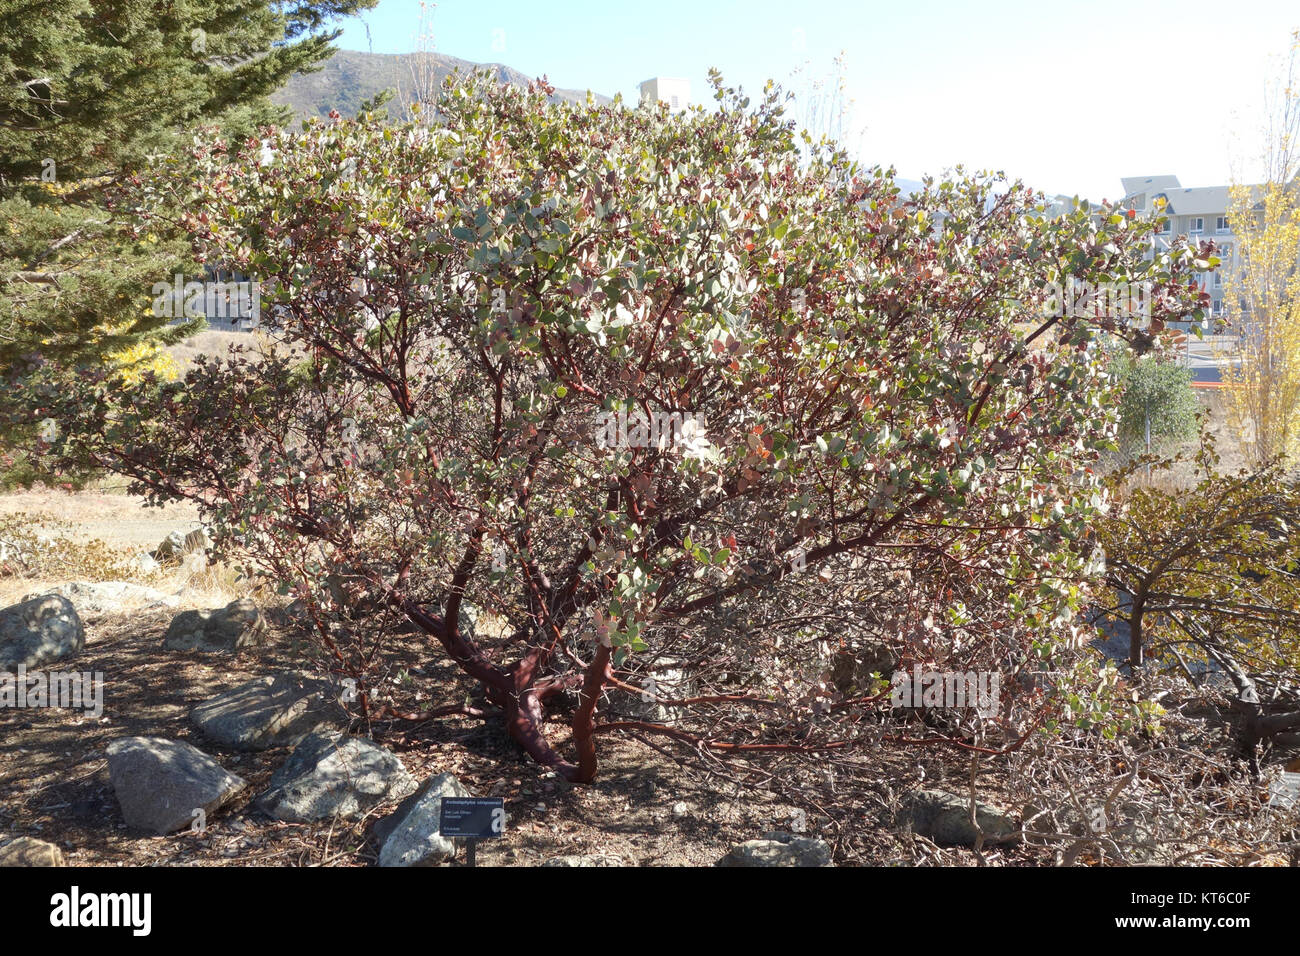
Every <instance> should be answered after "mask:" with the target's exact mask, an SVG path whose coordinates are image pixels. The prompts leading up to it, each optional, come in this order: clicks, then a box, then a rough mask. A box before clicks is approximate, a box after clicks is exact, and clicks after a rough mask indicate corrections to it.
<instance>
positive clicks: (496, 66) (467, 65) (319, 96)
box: [271, 50, 613, 119]
mask: <svg viewBox="0 0 1300 956" xmlns="http://www.w3.org/2000/svg"><path fill="white" fill-rule="evenodd" d="M417 68H419V69H423V70H427V72H428V73H429V74H430V75H431V76H432V79H433V81H434V82H435V83H441V82H442V81H443V80H444V79H445V78H446V77H447V76H449V75H451V74H452V73H456V72H460V73H468V72H470V71H471V70H475V69H479V68H487V69H489V70H491V71H493V73H494V74H495V75H496V77H497V78H498V79H499V80H500V81H501V82H502V83H508V84H510V85H511V86H527V85H528V84H529V83H530V82H531V81H532V80H533V79H534V78H533V77H530V76H528V75H527V74H525V73H522V72H520V71H519V70H516V69H515V68H514V67H511V66H507V65H506V64H504V63H474V62H473V61H471V60H463V59H461V58H460V57H455V56H449V55H448V54H445V53H364V52H361V51H359V50H337V51H336V52H335V53H334V55H333V56H331V57H330V58H329V59H328V60H325V61H324V62H323V63H322V64H321V68H320V69H319V70H318V71H316V72H313V73H296V74H294V75H293V76H292V77H291V78H290V79H289V82H288V83H286V84H285V85H284V86H283V87H281V88H280V89H279V90H276V91H275V92H274V93H272V94H271V101H272V102H273V103H276V104H279V105H281V106H287V107H289V108H290V109H291V110H293V112H294V116H295V118H297V119H308V118H310V117H312V116H321V117H324V116H326V115H328V114H329V112H330V110H332V109H334V110H338V111H339V112H340V113H342V114H343V115H344V116H354V115H356V113H357V111H358V110H359V109H360V107H361V104H362V103H363V102H365V101H366V100H368V99H370V98H371V97H373V96H375V95H376V94H377V93H380V92H381V91H383V90H386V89H394V90H396V91H397V93H396V95H395V96H394V97H393V99H392V101H391V102H390V104H389V106H390V109H392V110H394V111H397V110H400V109H402V108H403V107H404V106H405V105H406V104H407V103H408V102H410V100H411V99H412V98H413V92H414V90H415V89H417V87H418V86H419V84H418V83H417V81H416V75H417ZM592 96H593V97H594V98H595V100H596V101H597V102H598V103H601V104H607V103H612V102H613V100H612V99H611V98H610V97H608V96H604V95H602V94H599V93H592ZM586 98H587V91H586V90H573V89H560V88H558V87H557V88H556V90H555V94H554V95H553V96H552V100H554V101H568V102H579V103H580V102H585V100H586Z"/></svg>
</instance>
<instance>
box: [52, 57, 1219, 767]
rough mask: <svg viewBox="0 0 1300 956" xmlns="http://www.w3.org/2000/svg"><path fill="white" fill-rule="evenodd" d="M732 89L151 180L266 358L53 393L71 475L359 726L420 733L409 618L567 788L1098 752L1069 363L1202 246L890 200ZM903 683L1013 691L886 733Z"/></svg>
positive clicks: (1036, 210) (927, 714)
mask: <svg viewBox="0 0 1300 956" xmlns="http://www.w3.org/2000/svg"><path fill="white" fill-rule="evenodd" d="M716 86H717V100H718V105H717V108H715V109H704V108H699V107H697V108H693V109H692V110H690V111H689V112H686V113H672V112H670V111H668V110H667V109H666V108H664V107H654V106H642V107H639V108H625V107H624V106H623V105H622V104H621V103H616V104H615V105H612V106H597V105H594V104H592V103H587V104H585V105H581V104H579V105H565V104H558V105H556V104H550V103H548V100H547V93H548V92H549V88H548V87H546V85H545V84H544V83H539V84H538V85H537V86H536V87H534V88H530V89H528V90H520V89H510V88H505V87H501V86H498V85H496V84H495V83H493V82H492V81H491V80H490V79H489V78H487V77H484V76H473V77H470V78H468V79H454V80H452V81H450V82H449V83H448V85H447V86H446V87H445V88H444V90H443V92H442V95H441V97H440V99H439V100H438V102H437V103H436V106H435V107H433V108H430V109H429V110H428V111H427V113H426V116H427V121H425V122H421V123H414V124H411V125H404V126H401V125H386V124H384V123H382V122H380V121H379V120H372V119H367V118H364V117H363V118H361V119H359V120H357V121H350V120H343V119H340V118H338V117H337V116H335V117H331V119H330V120H328V121H314V122H310V123H308V124H306V125H305V126H304V127H303V129H302V130H301V131H300V132H286V131H281V132H269V133H268V134H267V136H268V139H269V142H267V143H265V144H264V143H262V142H249V143H245V144H242V145H239V146H238V147H236V146H233V145H228V144H226V143H222V142H220V141H205V142H199V143H198V144H197V145H196V147H195V149H194V152H193V156H192V158H191V159H192V161H191V162H190V164H189V165H187V166H185V167H184V168H177V169H176V170H174V171H173V172H172V173H171V174H170V175H167V176H165V177H163V178H162V179H161V180H156V181H150V182H149V183H142V184H141V185H140V190H139V192H138V193H137V195H136V197H135V201H136V202H138V203H139V204H140V209H141V215H142V217H143V218H142V220H141V225H140V228H141V229H144V230H148V229H150V228H151V222H150V220H149V217H155V218H164V219H168V220H170V221H171V222H172V223H178V224H180V225H182V226H183V227H184V228H185V229H186V230H188V231H189V232H190V233H191V234H192V235H193V236H194V239H195V243H196V246H197V251H198V252H199V253H200V255H201V256H202V257H203V258H204V259H205V260H206V261H214V262H215V261H220V262H222V263H225V264H227V265H229V266H232V267H235V268H238V269H240V270H241V271H243V272H245V273H247V274H249V275H252V276H256V277H257V278H258V279H259V280H260V281H261V290H262V308H263V315H264V318H265V321H266V323H267V324H268V325H271V326H273V331H274V344H273V346H272V347H269V348H267V349H265V350H263V351H262V353H261V354H257V355H253V354H250V353H249V352H246V351H242V350H235V351H234V352H232V353H231V354H230V355H229V356H228V357H227V358H225V359H224V360H221V361H217V360H212V361H205V362H201V363H199V364H198V365H197V366H196V367H195V368H194V369H193V370H192V371H191V372H190V373H189V374H188V375H187V377H186V379H185V380H184V381H183V382H178V383H165V382H156V381H150V382H146V383H145V384H144V385H142V386H141V387H140V388H138V389H137V390H136V391H135V392H133V393H132V394H130V395H129V396H126V397H125V399H124V398H123V396H122V395H121V393H120V392H117V391H114V390H113V389H111V388H109V387H108V386H106V385H105V384H104V383H102V382H99V381H97V380H96V379H95V377H94V376H93V375H91V376H88V377H86V378H84V379H82V380H80V381H79V383H77V384H75V385H66V386H64V388H63V390H62V391H61V392H59V393H58V394H57V395H55V394H53V393H51V394H50V395H48V396H47V405H46V407H47V411H48V412H49V414H50V415H51V416H52V417H55V418H57V419H59V420H60V421H61V422H63V423H64V425H65V428H64V434H65V435H66V437H65V438H64V439H62V440H61V441H62V444H61V446H60V453H61V454H63V455H65V456H67V457H68V458H69V460H74V459H75V460H83V461H84V460H86V459H89V460H91V461H93V462H95V463H97V464H99V465H101V466H102V467H106V468H108V469H111V470H113V471H115V472H118V473H121V474H126V475H129V476H131V477H133V478H134V479H135V480H136V482H137V484H136V487H137V488H138V489H141V490H143V491H145V492H147V493H148V494H149V495H151V496H152V497H153V498H154V499H155V500H159V501H161V500H166V499H173V498H182V497H183V498H189V499H192V500H194V501H197V502H199V503H200V504H201V505H202V507H203V509H204V511H205V517H206V519H207V521H208V522H209V523H210V524H212V525H213V526H214V527H215V528H216V529H217V533H218V535H219V539H220V540H221V541H224V542H225V543H226V544H227V545H231V544H234V545H238V546H239V547H240V548H241V549H242V550H243V551H244V552H245V553H246V554H247V555H248V556H249V561H250V563H251V564H252V565H253V566H254V567H256V568H257V569H258V570H259V571H260V572H261V573H262V574H264V575H268V576H270V577H271V578H274V579H275V580H277V581H278V582H279V583H280V585H281V587H282V589H283V590H284V591H285V593H289V592H292V593H293V594H294V595H296V597H297V598H299V599H300V600H301V601H302V604H303V606H304V607H306V608H307V611H308V615H309V617H310V618H311V620H312V622H313V627H314V628H315V633H316V636H317V637H318V639H319V644H320V646H321V647H323V648H325V649H326V650H327V652H328V659H329V660H330V661H331V662H332V663H331V666H332V669H333V670H334V671H335V673H336V674H338V675H339V676H345V677H351V678H353V679H354V680H355V681H356V682H357V687H358V689H359V691H360V693H359V695H358V698H357V706H358V708H360V712H361V714H362V715H363V716H369V717H371V718H375V717H379V716H385V717H390V718H391V717H393V716H394V715H402V716H413V715H414V716H418V715H419V711H418V708H417V709H416V711H415V713H414V714H413V713H412V710H411V708H412V706H413V699H414V698H412V699H409V700H404V701H403V700H398V699H396V697H395V696H394V695H400V694H401V693H402V691H401V690H400V689H399V690H393V689H392V688H391V687H390V686H389V685H387V684H385V685H384V686H383V688H382V689H381V688H379V687H377V686H376V684H377V680H376V677H375V675H376V674H379V673H382V671H383V667H384V666H385V655H384V647H385V643H384V635H385V634H387V633H391V632H392V631H394V630H396V629H397V628H398V627H400V626H405V627H407V628H408V629H409V628H412V627H413V628H416V629H418V632H420V633H423V634H425V635H427V636H428V638H429V645H430V650H431V652H434V651H437V652H439V653H442V654H445V655H447V656H448V657H449V658H450V660H451V661H454V662H455V664H456V665H457V666H458V667H459V668H460V669H461V670H462V671H463V672H464V673H465V674H466V675H468V676H469V678H472V680H473V681H474V682H476V683H477V684H478V685H479V687H480V688H481V693H480V695H479V696H480V700H479V701H478V702H477V703H476V704H475V705H474V706H466V707H464V708H463V711H462V712H472V713H476V714H485V715H498V714H499V715H500V717H501V718H502V719H503V720H504V723H505V726H506V727H507V728H508V731H509V733H510V734H511V736H512V737H513V738H514V739H515V740H516V741H518V743H519V744H520V745H521V746H522V747H523V748H525V749H526V751H527V752H528V753H529V754H530V755H531V756H532V757H533V758H535V759H536V760H537V761H538V762H540V763H541V764H544V765H547V766H551V767H554V768H556V769H557V770H559V771H560V772H561V773H563V774H564V775H565V776H566V777H568V778H569V779H572V780H576V781H590V780H592V779H593V777H594V776H595V774H596V770H597V748H596V740H597V739H598V738H599V737H600V736H601V735H602V734H608V733H617V732H620V731H631V732H634V733H638V734H641V735H645V734H660V735H667V736H668V737H669V738H671V739H672V740H673V741H676V742H680V743H683V744H685V745H687V746H689V747H692V748H697V749H700V750H702V751H705V752H713V753H725V752H732V753H756V752H762V751H764V750H782V749H800V748H802V749H806V750H812V751H816V750H819V749H830V748H842V747H849V746H853V745H855V744H856V743H861V742H875V743H877V744H878V743H879V742H880V741H882V740H884V741H889V740H902V741H906V742H908V743H914V742H916V741H917V740H943V741H948V742H956V743H958V744H959V745H963V746H981V747H984V748H985V749H988V748H989V747H1002V746H1015V745H1016V744H1017V742H1019V741H1023V740H1024V739H1025V737H1026V735H1028V734H1030V733H1032V732H1034V730H1035V729H1036V728H1039V727H1044V726H1047V727H1050V726H1051V725H1052V724H1053V723H1054V722H1060V721H1063V720H1064V721H1071V722H1084V723H1088V724H1089V725H1094V724H1095V725H1096V726H1103V725H1104V726H1106V727H1109V728H1110V729H1111V730H1112V731H1113V729H1114V724H1115V721H1116V720H1121V719H1122V720H1128V719H1131V717H1132V716H1133V715H1132V714H1131V713H1130V712H1129V711H1122V712H1121V711H1109V710H1108V707H1109V706H1110V705H1109V704H1107V703H1105V701H1104V698H1105V697H1106V692H1107V691H1108V690H1110V689H1113V688H1114V686H1115V680H1114V672H1113V670H1111V671H1102V672H1097V671H1096V669H1095V668H1094V669H1093V670H1088V669H1087V668H1086V667H1085V665H1083V664H1078V663H1077V662H1076V663H1071V662H1070V659H1069V654H1068V652H1069V649H1070V648H1071V647H1072V646H1074V644H1076V643H1077V641H1078V637H1079V634H1080V630H1079V626H1078V621H1079V619H1078V611H1079V608H1080V607H1081V606H1082V605H1083V604H1085V603H1086V602H1087V600H1088V595H1089V587H1090V586H1091V585H1092V583H1093V582H1095V581H1096V580H1098V578H1099V572H1100V570H1101V567H1100V563H1099V561H1098V560H1097V558H1096V555H1095V554H1094V553H1093V545H1092V544H1091V542H1090V540H1089V537H1088V528H1089V522H1090V520H1091V519H1092V518H1093V517H1094V516H1095V515H1097V514H1098V513H1099V512H1100V511H1101V510H1102V509H1104V508H1105V506H1106V500H1105V494H1104V490H1103V488H1102V486H1101V484H1100V482H1099V479H1098V476H1097V475H1096V474H1094V472H1093V470H1092V466H1093V465H1094V463H1095V462H1097V461H1098V456H1099V454H1100V452H1101V451H1102V450H1103V449H1105V448H1107V447H1113V446H1110V445H1109V444H1108V443H1109V442H1110V440H1111V438H1112V437H1113V434H1114V430H1115V426H1116V416H1115V410H1114V404H1115V395H1114V388H1113V383H1112V382H1111V381H1110V380H1109V379H1108V377H1107V376H1106V374H1105V371H1104V369H1103V368H1102V367H1101V365H1100V364H1099V361H1098V359H1097V357H1096V353H1097V351H1098V350H1095V349H1093V348H1091V347H1090V343H1091V342H1092V340H1093V338H1094V337H1095V336H1096V335H1098V334H1103V333H1104V334H1113V335H1118V336H1121V337H1124V338H1127V339H1129V340H1132V341H1135V342H1138V343H1139V344H1142V345H1146V344H1149V343H1150V341H1151V340H1152V336H1157V337H1158V335H1157V333H1158V332H1159V330H1160V328H1161V325H1162V323H1163V322H1164V321H1165V320H1168V319H1170V318H1175V317H1178V316H1182V315H1184V314H1187V313H1189V312H1191V311H1192V310H1194V309H1195V308H1196V307H1197V306H1198V305H1199V304H1200V293H1199V292H1197V291H1196V290H1195V288H1194V287H1192V286H1190V285H1189V284H1188V277H1189V276H1190V275H1191V273H1192V272H1193V271H1194V270H1195V269H1197V268H1206V267H1207V262H1206V261H1205V257H1206V256H1207V255H1208V252H1209V251H1210V250H1208V249H1206V248H1201V249H1191V248H1188V247H1187V246H1186V245H1175V247H1174V249H1173V251H1172V252H1168V253H1161V254H1160V255H1158V256H1156V257H1155V258H1148V259H1144V258H1143V253H1144V251H1146V250H1148V249H1149V245H1148V239H1149V235H1150V232H1151V231H1152V228H1153V226H1152V224H1151V223H1149V222H1142V221H1135V220H1133V219H1131V218H1130V217H1128V216H1125V215H1121V214H1120V213H1119V212H1118V211H1117V210H1113V209H1111V208H1109V207H1103V208H1101V209H1099V210H1098V209H1092V210H1089V209H1087V208H1086V206H1085V207H1083V208H1076V209H1074V211H1072V212H1070V213H1068V214H1066V215H1063V216H1057V217H1053V216H1049V215H1047V214H1046V209H1045V207H1044V206H1043V204H1042V197H1041V195H1039V194H1035V193H1033V192H1032V191H1030V190H1028V189H1026V188H1024V187H1022V186H1019V185H1008V184H1006V183H1005V182H1003V181H1001V180H1000V179H998V178H997V177H990V176H968V175H965V174H963V173H960V172H959V173H958V174H957V175H956V176H955V177H954V178H953V179H951V180H950V181H946V182H941V183H933V182H931V183H927V186H926V188H925V189H924V190H923V191H922V192H920V193H918V194H917V195H914V196H911V197H905V196H903V195H900V193H899V190H898V189H897V187H896V186H895V185H894V183H893V178H892V171H884V170H881V169H879V168H876V169H869V170H867V169H862V168H860V167H858V166H856V165H855V164H853V163H852V162H851V161H850V160H849V159H848V158H847V157H846V156H845V155H844V154H842V153H841V152H838V151H836V150H835V149H834V148H833V147H832V146H830V145H827V144H807V143H801V137H800V135H799V134H797V133H796V132H795V131H794V130H793V128H792V124H790V123H788V122H787V121H786V120H785V119H784V118H783V113H782V109H781V106H780V95H779V92H778V91H777V90H775V89H773V88H770V87H769V89H768V90H767V91H765V95H764V97H763V98H762V100H761V102H758V103H757V104H756V105H752V106H751V104H750V102H749V101H748V100H747V99H744V98H742V96H741V95H740V94H738V93H736V92H735V91H732V90H728V89H726V88H724V87H723V86H722V85H721V83H720V81H718V82H717V83H716ZM1071 283H1075V284H1076V285H1075V286H1071V285H1070V284H1071ZM1079 283H1083V284H1090V286H1091V287H1095V288H1098V289H1108V288H1114V287H1123V286H1133V287H1136V286H1139V285H1142V284H1144V283H1145V284H1148V285H1146V286H1144V289H1145V290H1146V292H1147V293H1148V295H1147V298H1146V299H1144V300H1143V301H1145V302H1147V304H1148V306H1149V308H1147V309H1145V310H1144V311H1147V312H1149V314H1148V315H1144V316H1136V317H1135V316H1134V315H1133V314H1131V312H1132V310H1128V309H1118V310H1117V309H1113V308H1109V307H1102V305H1104V304H1105V303H1106V302H1108V301H1109V300H1107V299H1105V298H1104V297H1098V299H1097V300H1096V301H1095V302H1094V303H1093V304H1092V305H1090V306H1086V307H1080V304H1081V303H1080V300H1078V299H1077V298H1076V297H1074V296H1073V295H1072V294H1071V295H1069V296H1066V297H1065V298H1066V299H1068V300H1069V301H1068V304H1069V307H1065V308H1062V307H1061V304H1062V302H1063V299H1062V295H1061V291H1062V289H1066V288H1077V287H1081V286H1078V285H1077V284H1079ZM143 291H144V290H142V294H143ZM1129 301H1133V300H1129ZM1099 303H1100V304H1099ZM471 609H472V611H473V612H474V613H469V612H470V611H471ZM489 625H490V626H489ZM917 669H919V670H920V671H924V672H951V671H959V672H980V673H992V672H996V673H997V674H999V675H1000V694H999V695H998V696H997V699H996V700H995V701H994V702H993V706H990V707H984V708H982V709H981V712H980V713H978V714H976V713H974V712H973V711H971V710H970V709H969V708H967V709H966V710H961V709H959V708H954V707H949V708H947V709H946V710H945V708H944V707H943V706H942V704H940V703H939V702H937V701H936V700H931V699H929V698H927V699H926V700H925V701H924V704H925V706H924V707H920V708H913V709H909V710H906V711H900V709H899V708H898V707H896V706H891V703H892V704H897V703H898V701H897V700H893V701H891V688H890V687H889V685H888V683H887V682H888V681H889V679H890V676H891V674H892V673H893V672H894V671H895V670H897V671H899V672H902V673H905V674H909V675H910V674H913V673H915V672H917ZM882 679H883V680H882ZM895 689H896V688H895ZM428 690H429V688H423V689H422V691H421V693H422V694H423V693H424V692H427V691H428ZM435 696H436V690H435ZM918 696H919V695H918ZM643 698H644V699H643ZM426 699H427V696H426ZM620 701H621V703H620ZM1099 701H1102V702H1101V703H1098V702H1099ZM647 702H648V704H649V706H648V707H647V706H646V705H647ZM916 703H918V704H920V703H922V702H921V701H920V700H918V701H916ZM453 709H454V708H453ZM1117 715H1118V716H1117ZM1139 716H1140V715H1139ZM561 717H562V719H563V721H564V722H565V723H567V725H568V727H569V728H570V729H569V731H568V732H567V733H566V732H565V731H563V730H560V729H559V728H562V727H563V724H561V723H558V721H559V720H560V719H561ZM1112 718H1113V719H1112ZM1108 721H1109V723H1108ZM1089 722H1091V723H1089ZM565 736H571V739H567V740H566V739H564V737H565Z"/></svg>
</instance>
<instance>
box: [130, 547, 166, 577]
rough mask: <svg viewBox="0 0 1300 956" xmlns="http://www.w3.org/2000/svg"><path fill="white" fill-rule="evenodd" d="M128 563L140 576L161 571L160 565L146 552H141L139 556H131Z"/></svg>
mask: <svg viewBox="0 0 1300 956" xmlns="http://www.w3.org/2000/svg"><path fill="white" fill-rule="evenodd" d="M128 563H129V564H130V565H131V567H132V568H134V569H135V570H136V571H138V572H139V573H140V574H153V573H154V572H156V571H161V570H162V565H161V564H159V563H158V560H157V559H156V558H155V557H154V556H153V555H152V554H150V553H149V552H148V551H141V552H140V553H139V554H133V555H132V556H131V560H130V562H128Z"/></svg>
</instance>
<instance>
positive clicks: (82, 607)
mask: <svg viewBox="0 0 1300 956" xmlns="http://www.w3.org/2000/svg"><path fill="white" fill-rule="evenodd" d="M50 593H51V594H59V595H62V596H63V597H65V598H67V599H68V600H69V601H71V602H72V606H73V607H75V608H76V609H77V613H78V614H80V615H81V616H82V618H84V619H87V620H94V619H95V618H97V617H103V616H104V615H105V614H122V613H125V612H126V611H138V610H146V611H148V610H154V609H156V608H163V607H175V606H176V605H177V604H179V603H180V598H178V597H177V596H176V595H174V594H165V593H164V592H162V591H159V590H156V589H155V588H148V587H144V586H143V585H140V584H131V583H130V582H129V581H72V582H70V583H68V584H61V585H59V586H58V587H57V588H54V589H53V590H52V591H51V592H50Z"/></svg>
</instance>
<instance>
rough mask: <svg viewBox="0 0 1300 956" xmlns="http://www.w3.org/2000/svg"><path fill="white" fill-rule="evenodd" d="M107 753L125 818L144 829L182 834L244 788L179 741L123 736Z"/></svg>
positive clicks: (114, 785) (196, 749)
mask: <svg viewBox="0 0 1300 956" xmlns="http://www.w3.org/2000/svg"><path fill="white" fill-rule="evenodd" d="M107 753H108V776H109V779H110V780H111V781H112V783H113V790H114V792H115V793H116V794H117V802H118V803H119V804H121V807H122V816H123V817H124V818H125V820H126V822H127V824H128V825H129V826H132V827H136V828H137V829H140V830H149V831H151V832H153V833H157V834H167V833H173V832H175V831H176V830H182V829H184V828H186V827H188V826H190V825H192V824H193V823H194V821H195V820H196V819H202V820H206V819H207V818H208V817H209V816H211V814H213V813H215V812H216V811H217V810H219V809H221V807H223V806H225V805H226V804H227V803H229V802H230V801H231V800H232V799H233V798H234V797H235V796H236V795H237V794H238V793H239V792H240V791H241V790H243V789H244V787H245V783H244V781H243V780H242V779H241V778H240V777H237V776H235V775H234V774H232V773H230V772H228V771H227V770H226V769H225V768H223V767H222V766H221V765H220V764H218V763H217V762H216V761H215V760H213V759H212V758H211V757H209V756H208V755H207V754H205V753H204V752H203V751H201V750H199V749H198V748H197V747H194V746H191V745H190V744H187V743H184V742H183V741H179V740H164V739H162V738H160V737H125V738H122V739H121V740H115V741H113V742H112V743H111V744H109V745H108V749H107ZM196 810H202V811H203V813H202V815H196V813H195V811H196Z"/></svg>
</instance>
